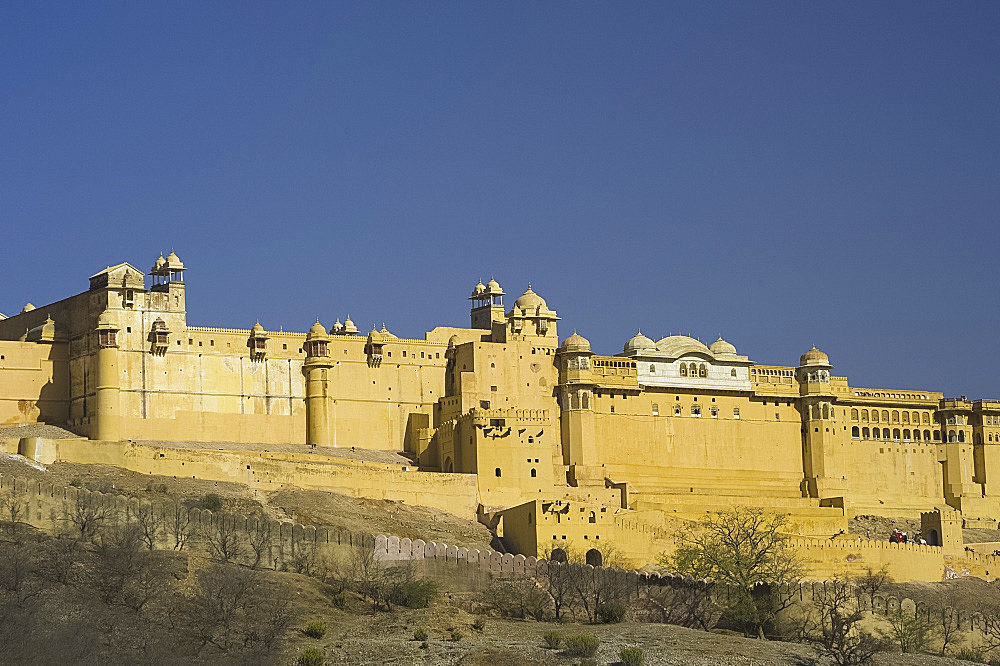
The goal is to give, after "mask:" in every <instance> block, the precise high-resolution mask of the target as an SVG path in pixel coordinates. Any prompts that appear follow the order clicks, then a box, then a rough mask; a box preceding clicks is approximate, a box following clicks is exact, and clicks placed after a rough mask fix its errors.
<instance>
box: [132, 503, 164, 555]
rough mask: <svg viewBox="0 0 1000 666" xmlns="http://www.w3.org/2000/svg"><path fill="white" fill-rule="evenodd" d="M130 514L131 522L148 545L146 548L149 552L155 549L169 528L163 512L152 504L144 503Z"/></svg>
mask: <svg viewBox="0 0 1000 666" xmlns="http://www.w3.org/2000/svg"><path fill="white" fill-rule="evenodd" d="M130 513H131V515H130V516H129V518H130V520H131V521H132V522H134V523H135V524H136V525H137V526H138V527H139V529H140V531H141V532H142V540H143V542H144V543H145V544H146V548H147V549H149V550H153V549H155V548H156V543H157V541H159V539H160V535H162V534H163V533H164V532H165V531H166V527H167V525H166V517H165V516H164V515H163V511H161V510H160V507H157V506H154V505H153V504H152V503H148V502H143V503H141V504H139V506H138V508H136V509H134V510H132V511H131V512H130Z"/></svg>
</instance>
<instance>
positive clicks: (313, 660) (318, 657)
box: [295, 648, 325, 666]
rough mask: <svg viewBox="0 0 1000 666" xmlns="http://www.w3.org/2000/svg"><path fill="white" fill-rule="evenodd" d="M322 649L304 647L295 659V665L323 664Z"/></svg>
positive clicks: (321, 665) (310, 665) (315, 665)
mask: <svg viewBox="0 0 1000 666" xmlns="http://www.w3.org/2000/svg"><path fill="white" fill-rule="evenodd" d="M324 661H325V660H324V659H323V651H322V650H320V649H319V648H306V649H305V650H303V651H302V653H301V654H300V655H299V658H298V659H296V660H295V663H296V666H323V662H324Z"/></svg>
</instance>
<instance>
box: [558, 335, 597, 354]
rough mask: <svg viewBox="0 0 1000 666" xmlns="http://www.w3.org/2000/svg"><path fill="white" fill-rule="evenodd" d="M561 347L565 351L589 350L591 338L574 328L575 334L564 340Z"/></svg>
mask: <svg viewBox="0 0 1000 666" xmlns="http://www.w3.org/2000/svg"><path fill="white" fill-rule="evenodd" d="M559 347H560V349H562V351H564V352H589V351H590V340H588V339H587V338H585V337H583V336H582V335H580V334H579V333H577V332H576V331H575V330H574V331H573V335H571V336H569V337H568V338H566V339H565V340H563V341H562V344H561V345H559Z"/></svg>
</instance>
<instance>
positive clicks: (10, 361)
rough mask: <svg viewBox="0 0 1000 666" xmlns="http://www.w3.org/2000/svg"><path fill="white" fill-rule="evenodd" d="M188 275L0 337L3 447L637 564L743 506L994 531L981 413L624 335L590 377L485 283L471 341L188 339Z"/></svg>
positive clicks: (539, 307) (168, 273) (525, 310)
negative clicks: (52, 435) (686, 527)
mask: <svg viewBox="0 0 1000 666" xmlns="http://www.w3.org/2000/svg"><path fill="white" fill-rule="evenodd" d="M185 270H186V267H185V266H184V265H183V263H181V262H180V259H179V258H178V257H177V256H176V255H175V254H174V253H171V254H170V256H168V257H166V258H164V257H160V258H158V259H157V260H156V263H155V264H154V265H153V268H152V269H151V270H150V272H149V274H148V276H147V275H144V272H143V271H141V270H139V269H137V268H135V267H134V266H132V265H130V264H128V263H121V264H118V265H116V266H112V267H108V268H107V269H105V270H103V271H100V272H98V273H97V274H95V275H94V276H92V277H91V278H90V289H89V290H88V291H86V292H83V293H81V294H78V295H76V296H72V297H70V298H67V299H63V300H61V301H58V302H56V303H52V304H49V305H45V306H42V307H39V308H32V307H31V306H30V304H29V306H26V307H25V309H24V311H23V312H22V313H21V314H18V315H15V316H12V317H9V318H6V319H0V425H2V424H20V423H51V424H58V425H63V426H65V427H66V428H68V429H70V430H71V431H73V432H74V433H77V434H79V435H83V436H87V437H89V438H91V439H92V440H96V441H91V442H74V441H63V442H60V443H59V444H58V446H59V449H60V454H59V455H60V456H61V457H63V459H66V460H73V461H76V462H101V463H108V464H116V465H121V466H123V467H128V468H130V469H135V470H136V471H141V472H143V473H159V474H171V475H182V474H183V475H189V474H190V475H191V476H199V477H202V478H212V479H224V480H232V481H238V482H241V483H250V484H254V485H257V486H259V487H264V486H274V485H275V484H277V485H279V486H280V485H281V484H287V485H295V486H296V487H310V488H321V489H328V490H336V491H338V492H349V493H352V494H357V495H359V496H361V495H363V496H370V497H387V498H389V497H395V498H403V497H405V498H408V499H407V500H406V501H411V502H413V503H418V504H423V505H427V506H438V507H441V508H450V510H453V511H455V512H461V513H462V514H463V515H468V516H471V515H474V514H475V513H476V510H477V508H478V505H481V506H482V515H488V516H491V517H492V518H491V520H496V521H497V522H498V525H499V524H500V522H501V521H502V522H503V523H505V525H506V529H507V538H509V539H511V540H516V541H517V542H518V544H519V545H518V547H519V548H520V549H523V550H525V551H526V552H527V551H528V550H530V548H532V547H533V548H535V549H536V550H537V549H542V548H544V547H548V546H549V545H550V544H549V542H550V541H551V540H552V539H551V537H552V536H553V535H555V536H557V539H556V540H560V541H561V540H562V538H561V537H562V535H563V532H559V531H555V532H545V533H542V532H543V531H544V530H543V528H542V527H541V526H540V525H539V523H538V522H533V523H532V524H531V526H530V527H529V526H528V524H527V522H526V521H527V520H528V518H527V516H528V515H529V513H530V512H526V510H521V509H520V508H519V507H523V506H525V505H527V504H529V503H541V504H538V505H539V506H541V505H542V504H546V505H549V506H551V505H552V503H553V502H570V503H573V506H574V507H575V508H576V509H577V510H579V509H580V508H583V509H584V510H585V513H587V512H589V511H596V512H598V513H602V512H601V509H603V510H604V511H603V513H607V512H609V511H612V512H614V515H616V516H617V517H616V518H615V521H614V522H613V523H611V522H608V523H606V524H605V527H603V528H602V529H605V530H606V532H605V534H609V535H613V536H604V535H602V534H600V533H595V534H594V535H593V536H594V537H595V540H596V536H601V540H602V541H605V540H607V539H610V538H613V539H614V540H617V541H618V542H620V543H621V544H622V550H627V551H629V552H631V553H634V554H636V555H637V556H639V553H640V551H641V550H643V549H645V552H646V556H647V557H651V556H652V555H655V553H654V552H653V546H652V545H651V543H652V541H651V540H650V538H649V537H648V533H650V532H648V531H649V530H653V531H655V530H661V529H665V526H666V525H667V523H669V521H670V520H673V519H679V520H690V519H695V518H697V517H698V516H700V515H704V513H705V511H711V510H716V509H723V508H726V507H729V506H733V505H741V504H752V505H757V506H762V507H767V508H769V509H772V510H775V511H779V512H782V513H787V514H789V516H790V524H791V525H793V526H795V530H796V531H798V532H799V533H801V534H803V535H813V536H825V537H829V536H830V535H832V534H835V533H838V532H839V531H840V529H843V527H844V526H845V525H846V522H845V521H846V518H848V517H851V516H853V515H856V514H858V513H876V514H880V515H886V516H900V515H910V516H913V515H915V514H916V513H917V512H919V511H922V510H926V509H929V508H931V507H935V506H950V507H952V508H953V509H956V510H958V511H960V512H961V516H962V519H963V520H965V521H966V522H968V523H973V524H976V525H977V526H984V525H985V526H995V525H996V522H997V520H998V519H1000V402H998V401H990V400H977V401H969V400H967V399H966V398H964V397H961V398H945V397H944V396H943V395H942V394H940V393H937V392H933V391H924V390H902V389H883V388H861V387H852V386H851V385H850V383H849V382H848V380H847V378H846V377H836V376H832V375H831V370H832V369H833V365H832V364H831V362H830V359H829V357H828V356H827V355H826V354H825V353H823V352H821V351H820V350H818V349H816V348H813V349H810V350H808V351H807V352H806V353H805V354H803V355H802V356H801V357H800V359H799V364H798V365H796V366H792V365H762V364H758V363H756V362H754V361H753V360H751V359H750V358H749V357H747V356H744V355H741V354H739V353H738V352H737V350H736V347H735V346H734V345H732V344H731V343H729V342H727V341H726V340H723V339H722V338H721V337H720V338H719V339H718V340H716V341H715V342H713V343H712V344H711V345H706V344H704V343H702V342H701V341H699V340H696V339H694V338H691V337H689V336H682V335H670V336H666V337H664V338H661V339H660V340H655V341H654V340H653V339H651V338H648V337H646V336H645V335H643V334H642V333H637V334H636V335H634V336H633V337H632V338H630V339H629V340H628V341H627V342H626V343H625V345H624V347H623V349H622V352H621V353H620V354H617V355H614V356H601V355H596V354H594V353H593V352H592V350H591V348H590V343H589V342H588V341H587V340H586V339H585V338H583V337H582V336H580V335H578V334H577V333H575V332H574V333H573V334H572V335H570V336H568V337H566V338H565V339H560V338H559V335H558V330H557V327H558V322H559V320H560V317H559V316H558V315H557V313H556V312H555V310H552V309H551V308H549V306H548V304H547V303H546V302H545V300H544V299H543V298H542V297H541V296H540V295H538V294H537V293H535V292H534V291H533V290H532V289H531V287H530V286H529V287H528V289H527V290H525V292H524V293H523V294H522V295H521V296H520V297H518V298H517V299H516V300H515V301H514V302H513V303H512V304H509V305H505V304H504V302H503V297H504V295H505V294H504V292H503V290H502V288H501V287H500V285H499V284H498V283H497V282H496V281H495V280H490V281H489V283H488V284H486V285H484V284H482V283H480V284H477V285H476V287H475V289H474V290H473V293H472V295H471V296H470V297H469V300H470V301H472V308H471V311H470V324H471V325H470V327H468V328H460V327H438V328H434V329H432V330H430V331H429V332H427V333H426V334H425V335H424V336H423V339H408V338H400V337H397V336H396V335H394V334H392V333H391V332H390V331H389V330H387V328H386V327H385V325H383V326H382V327H381V328H380V329H376V328H375V327H374V326H373V327H372V329H371V330H370V331H369V332H367V333H365V332H364V331H363V330H362V331H359V330H358V328H357V327H356V326H355V325H354V323H353V322H351V321H350V319H349V318H348V319H346V320H345V322H344V323H343V324H342V323H340V321H339V320H338V321H337V322H336V323H335V324H333V325H332V326H330V328H329V330H328V329H327V328H326V327H325V326H324V325H322V324H320V323H319V322H318V321H317V322H316V323H315V324H314V325H313V326H312V328H310V329H309V331H308V332H305V333H303V332H285V331H281V330H279V331H269V330H266V329H265V328H264V327H263V326H261V325H260V324H257V325H254V326H252V327H250V328H214V327H211V328H210V327H198V326H189V325H188V322H187V312H186V284H185V282H184V278H183V275H184V271H185ZM148 278H152V282H153V284H152V285H149V280H148ZM364 328H367V326H365V327H364ZM130 440H131V441H130ZM135 442H138V443H135ZM158 442H159V443H167V442H184V443H187V444H186V448H185V447H180V446H173V447H172V446H163V447H159V446H158V445H157V443H158ZM226 442H236V443H242V444H254V445H256V446H255V447H253V448H255V449H257V450H256V451H254V452H253V453H248V452H245V451H244V452H239V451H236V450H234V449H233V448H232V447H228V448H227V447H226V446H224V445H223V444H224V443H226ZM213 443H219V444H220V445H223V446H222V448H223V449H225V450H223V451H215V450H213V449H214V448H216V447H213V446H212V444H213ZM279 443H282V444H283V443H293V444H310V445H313V446H317V447H318V449H317V451H322V449H323V447H339V448H347V447H357V448H360V449H377V450H388V451H406V452H408V453H409V454H411V455H413V456H414V457H415V458H416V461H417V463H416V465H415V467H419V469H420V471H419V472H418V471H408V472H404V471H402V469H401V468H400V469H390V468H385V469H382V468H377V467H367V466H365V465H355V464H348V463H344V462H343V461H342V460H341V461H339V462H336V463H335V462H332V461H331V460H328V459H324V457H323V456H320V455H317V457H315V458H310V457H303V458H297V457H295V456H294V455H278V454H269V453H267V452H266V451H264V450H263V449H266V448H267V446H268V445H269V444H279ZM43 448H44V447H43ZM161 456H162V457H161ZM247 465H249V466H250V467H249V469H247ZM470 498H471V499H470ZM539 511H541V510H539ZM505 512H506V513H505ZM522 514H523V515H522ZM531 515H532V520H535V519H536V518H537V517H542V518H543V524H544V516H545V515H547V514H546V512H545V511H541V513H539V515H538V516H534V515H533V514H531ZM588 515H589V514H588ZM522 519H523V521H524V524H519V521H522ZM629 526H636V527H634V528H633V527H629ZM583 529H585V530H589V529H590V528H583ZM607 530H610V531H607ZM529 532H532V533H531V534H529ZM565 534H566V537H567V541H568V540H570V539H571V538H574V539H575V538H577V537H578V538H579V539H580V540H583V537H584V536H587V537H588V538H587V540H588V541H589V540H590V536H591V534H590V533H589V532H580V533H579V534H577V530H575V529H574V530H570V531H568V532H566V533H565ZM644 534H646V535H647V536H641V535H644ZM637 535H640V536H637ZM656 538H659V537H656ZM644 544H645V545H644ZM984 570H985V569H984Z"/></svg>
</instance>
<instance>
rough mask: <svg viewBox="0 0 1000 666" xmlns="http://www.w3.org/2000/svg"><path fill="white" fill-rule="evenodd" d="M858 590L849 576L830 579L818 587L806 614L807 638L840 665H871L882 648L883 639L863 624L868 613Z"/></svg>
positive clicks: (805, 628)
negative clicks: (867, 629)
mask: <svg viewBox="0 0 1000 666" xmlns="http://www.w3.org/2000/svg"><path fill="white" fill-rule="evenodd" d="M856 592H857V590H856V587H855V584H854V583H853V581H851V580H850V579H848V578H846V577H837V578H835V579H834V580H832V581H827V582H826V583H824V585H823V587H822V588H819V587H817V589H816V590H814V592H813V597H812V609H811V610H810V612H808V613H807V615H806V616H805V626H804V633H805V638H806V640H808V641H810V642H812V643H813V644H814V645H815V646H816V648H817V650H818V651H819V652H820V654H822V655H823V656H825V657H827V658H829V659H830V660H831V661H833V663H835V664H837V665H838V666H865V665H866V664H871V663H872V660H873V659H874V657H875V653H876V652H878V651H879V649H880V648H881V641H879V640H878V638H876V637H875V636H874V635H872V634H871V633H869V632H868V631H866V630H865V629H864V628H863V627H862V626H861V623H862V621H863V620H864V618H865V612H864V609H863V608H862V607H861V605H860V604H859V603H858V595H857V593H856Z"/></svg>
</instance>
